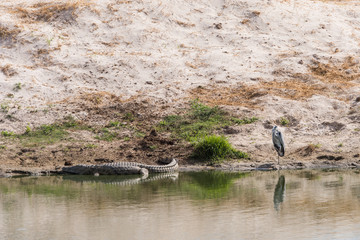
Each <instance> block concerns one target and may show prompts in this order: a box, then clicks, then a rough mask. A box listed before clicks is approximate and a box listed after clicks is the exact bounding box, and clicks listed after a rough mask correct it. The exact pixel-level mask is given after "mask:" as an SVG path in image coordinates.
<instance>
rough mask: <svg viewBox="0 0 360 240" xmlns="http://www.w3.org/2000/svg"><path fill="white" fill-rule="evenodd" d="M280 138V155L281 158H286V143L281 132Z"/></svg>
mask: <svg viewBox="0 0 360 240" xmlns="http://www.w3.org/2000/svg"><path fill="white" fill-rule="evenodd" d="M278 133H279V134H278V136H279V144H280V148H279V151H278V153H279V155H280V157H282V156H284V155H285V142H284V137H283V135H282V133H281V132H278Z"/></svg>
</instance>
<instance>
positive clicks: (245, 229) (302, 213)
mask: <svg viewBox="0 0 360 240" xmlns="http://www.w3.org/2000/svg"><path fill="white" fill-rule="evenodd" d="M0 239H6V240H7V239H11V240H17V239H27V240H28V239H37V240H40V239H55V240H57V239H81V240H82V239H89V240H91V239H97V240H99V239H100V240H106V239H109V240H110V239H126V240H128V239H154V240H155V239H156V240H161V239H187V240H189V239H196V240H198V239H360V174H359V172H358V171H280V172H251V173H224V172H201V173H179V174H174V175H156V176H150V178H148V179H139V178H136V177H131V178H125V177H102V176H100V177H92V176H91V177H75V176H50V177H22V178H10V179H4V178H3V179H0Z"/></svg>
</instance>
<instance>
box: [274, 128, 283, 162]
mask: <svg viewBox="0 0 360 240" xmlns="http://www.w3.org/2000/svg"><path fill="white" fill-rule="evenodd" d="M272 141H273V144H274V148H275V150H276V151H277V153H278V164H279V157H283V156H284V155H285V143H284V137H283V135H282V133H281V132H280V131H279V130H278V129H277V126H274V127H273V129H272Z"/></svg>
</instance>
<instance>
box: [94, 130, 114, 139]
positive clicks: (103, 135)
mask: <svg viewBox="0 0 360 240" xmlns="http://www.w3.org/2000/svg"><path fill="white" fill-rule="evenodd" d="M117 137H118V134H117V133H116V132H113V131H111V130H110V129H108V128H102V129H101V130H100V132H99V134H98V135H97V136H96V137H95V138H96V139H98V140H102V141H107V142H111V141H113V140H114V139H116V138H117Z"/></svg>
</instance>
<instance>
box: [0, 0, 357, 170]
mask: <svg viewBox="0 0 360 240" xmlns="http://www.w3.org/2000/svg"><path fill="white" fill-rule="evenodd" d="M359 12H360V5H359V3H358V2H357V1H295V0H289V1H275V0H272V1H267V2H264V1H250V0H245V1H228V0H222V1H220V0H213V1H205V0H202V1H196V2H194V1H120V0H104V1H95V0H94V1H85V0H79V1H37V0H30V1H29V0H27V1H23V0H16V1H13V0H11V1H10V0H4V1H1V3H0V49H1V51H0V60H1V61H0V97H1V109H0V130H1V131H2V132H5V131H6V132H13V133H14V134H22V133H24V132H25V131H26V129H27V127H29V128H30V129H36V128H37V127H39V126H41V125H43V124H52V123H54V122H56V121H61V120H63V119H64V118H66V117H68V116H71V117H72V118H73V119H75V120H76V121H79V122H81V123H83V124H86V125H88V126H91V127H93V128H96V129H101V128H102V127H105V126H107V125H108V124H109V122H111V121H119V122H122V123H124V124H127V126H130V127H126V128H123V129H118V130H117V138H116V139H114V140H112V141H104V140H101V139H100V140H99V139H97V138H96V136H98V135H99V132H96V131H95V132H94V131H88V130H84V129H68V130H67V131H68V133H69V135H68V136H67V137H66V139H63V140H62V141H58V142H54V143H50V144H46V145H43V144H41V145H37V146H35V145H31V144H30V145H26V144H25V145H24V144H23V143H22V142H21V141H20V140H17V139H14V138H9V137H7V136H0V148H1V149H0V151H1V155H0V166H1V168H3V169H15V168H17V169H23V168H25V169H32V168H36V169H59V168H61V167H62V166H64V165H69V164H77V163H104V162H112V161H136V162H144V163H149V164H155V163H156V161H157V160H158V159H159V158H163V157H175V158H178V159H179V163H180V165H183V166H185V165H190V166H191V165H193V164H194V162H193V161H192V160H190V159H188V156H189V154H190V153H191V151H192V149H191V145H190V144H188V143H186V142H183V141H180V140H174V139H172V138H170V137H169V135H168V134H165V133H158V134H157V135H156V136H153V135H151V134H150V133H151V130H152V129H153V126H154V125H156V124H157V123H158V122H159V121H161V120H162V118H163V117H164V116H167V115H169V114H179V113H181V111H183V109H185V108H186V107H187V106H188V103H189V100H191V99H195V98H198V99H199V100H200V101H201V102H203V103H205V104H209V105H219V106H221V107H223V108H224V109H226V110H228V111H230V112H232V113H233V114H234V115H236V116H239V117H240V118H242V117H244V118H245V117H254V116H256V117H257V118H259V121H257V122H255V123H253V124H250V125H239V126H234V127H233V130H232V131H225V130H224V131H222V130H221V129H220V130H219V132H218V133H219V134H224V135H225V136H226V137H228V138H229V140H230V142H231V143H232V144H233V145H234V147H235V148H237V149H239V150H242V151H246V152H248V153H250V154H251V160H250V162H243V163H241V164H244V165H248V166H249V167H250V168H254V166H258V165H261V164H265V163H276V161H277V158H276V155H275V152H274V150H273V149H272V143H271V126H272V125H274V124H278V125H280V126H281V129H282V131H283V132H284V134H285V141H286V146H287V149H286V150H287V151H286V157H285V158H284V159H282V161H283V162H284V164H285V165H284V166H288V167H291V166H300V167H303V166H305V167H311V166H314V165H318V166H322V165H334V166H335V165H336V166H341V167H354V166H355V167H356V166H357V164H358V163H360V150H359V145H360V124H359V123H360V95H359V89H360V88H359V86H360V62H359V60H360V58H359V56H360V50H359V49H360V14H359ZM129 116H131V117H132V120H131V121H130V119H129ZM284 120H286V121H287V123H286V124H284V125H283V126H282V125H281V123H282V122H283V121H284ZM236 164H238V163H236ZM236 164H235V165H234V166H235V167H236ZM244 168H246V166H245V167H244Z"/></svg>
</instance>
